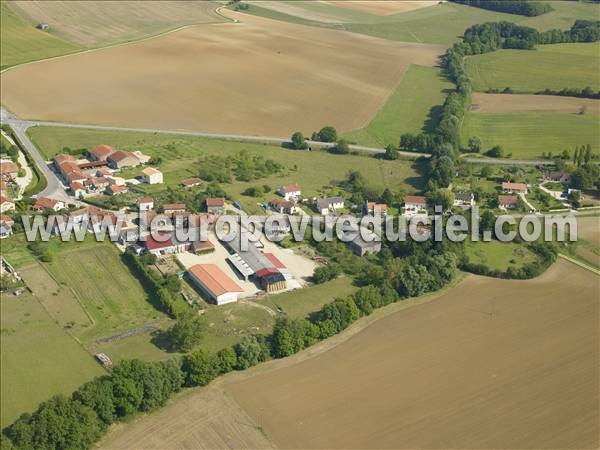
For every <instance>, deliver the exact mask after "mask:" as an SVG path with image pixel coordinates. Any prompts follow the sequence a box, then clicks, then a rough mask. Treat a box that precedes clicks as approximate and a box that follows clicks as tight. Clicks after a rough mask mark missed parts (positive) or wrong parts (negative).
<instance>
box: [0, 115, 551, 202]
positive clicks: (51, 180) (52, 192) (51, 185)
mask: <svg viewBox="0 0 600 450" xmlns="http://www.w3.org/2000/svg"><path fill="white" fill-rule="evenodd" d="M0 121H1V122H2V123H8V124H9V125H10V126H11V127H12V128H13V129H14V131H15V134H16V136H17V137H18V139H19V140H20V141H21V142H22V143H23V145H24V146H25V149H26V150H27V151H28V152H29V153H30V154H31V156H32V157H33V159H34V160H35V162H36V164H37V165H38V166H39V167H40V169H41V170H42V172H43V174H44V176H45V177H46V180H47V181H48V186H47V187H46V189H44V190H43V191H42V192H41V193H40V195H42V196H46V197H51V198H55V199H57V200H66V199H68V198H69V197H68V194H67V193H66V191H65V188H64V186H63V184H62V183H61V181H60V180H59V179H58V178H57V176H56V174H55V173H54V172H53V171H52V170H50V168H49V167H48V165H47V163H46V161H45V160H44V158H43V157H42V156H41V154H40V153H39V151H38V149H37V148H36V147H35V146H34V145H33V143H32V142H31V140H30V139H29V138H28V137H27V133H26V131H27V129H28V128H30V127H33V126H48V127H64V128H80V129H92V130H106V131H130V132H141V133H151V134H169V135H179V136H197V137H206V138H211V139H223V140H230V141H241V142H257V143H267V144H274V145H285V144H289V142H290V141H289V139H288V138H281V137H273V136H249V135H241V134H221V133H206V132H200V131H187V130H162V129H150V128H131V127H111V126H103V125H87V124H73V123H63V122H43V121H27V120H20V119H17V118H15V117H13V116H12V115H11V114H10V113H8V111H6V110H5V109H4V108H0ZM307 142H308V144H309V146H310V147H311V148H319V149H321V148H330V147H332V146H333V145H335V144H332V143H323V142H315V141H307ZM350 149H351V150H354V151H361V152H365V153H374V154H382V153H385V149H383V148H374V147H365V146H362V145H350ZM398 153H399V154H400V155H401V156H405V157H408V158H419V157H423V158H429V157H430V155H429V154H427V153H417V152H405V151H400V152H398ZM464 160H465V161H466V162H468V163H477V164H496V165H539V164H547V163H548V161H544V160H512V159H484V158H464Z"/></svg>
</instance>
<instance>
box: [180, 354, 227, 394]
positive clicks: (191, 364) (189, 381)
mask: <svg viewBox="0 0 600 450" xmlns="http://www.w3.org/2000/svg"><path fill="white" fill-rule="evenodd" d="M181 369H182V370H183V372H184V373H185V374H186V375H185V384H186V386H206V385H207V384H208V383H210V382H211V381H212V380H214V379H215V377H216V376H217V375H218V372H219V367H218V364H217V360H216V358H215V356H214V355H212V354H210V353H206V352H205V351H204V350H202V349H198V350H195V351H193V352H192V353H188V354H187V355H185V356H184V357H183V361H182V364H181Z"/></svg>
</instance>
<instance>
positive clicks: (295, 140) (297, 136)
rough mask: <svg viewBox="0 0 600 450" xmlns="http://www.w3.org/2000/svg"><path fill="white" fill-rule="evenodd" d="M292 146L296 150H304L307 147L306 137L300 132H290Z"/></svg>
mask: <svg viewBox="0 0 600 450" xmlns="http://www.w3.org/2000/svg"><path fill="white" fill-rule="evenodd" d="M292 147H293V148H295V149H296V150H306V149H307V148H308V144H307V143H306V139H305V138H304V135H303V134H302V133H301V132H299V131H296V132H295V133H294V134H292Z"/></svg>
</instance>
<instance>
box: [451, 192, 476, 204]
mask: <svg viewBox="0 0 600 450" xmlns="http://www.w3.org/2000/svg"><path fill="white" fill-rule="evenodd" d="M474 205H475V196H474V195H473V193H472V192H457V193H456V194H455V195H454V206H463V207H473V206H474Z"/></svg>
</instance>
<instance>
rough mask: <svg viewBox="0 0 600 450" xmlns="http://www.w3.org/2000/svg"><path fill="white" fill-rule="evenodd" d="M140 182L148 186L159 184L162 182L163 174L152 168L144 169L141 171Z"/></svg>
mask: <svg viewBox="0 0 600 450" xmlns="http://www.w3.org/2000/svg"><path fill="white" fill-rule="evenodd" d="M142 180H143V181H144V183H148V184H161V183H162V182H163V174H162V172H161V171H160V170H158V169H155V168H154V167H146V168H145V169H144V170H142Z"/></svg>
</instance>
